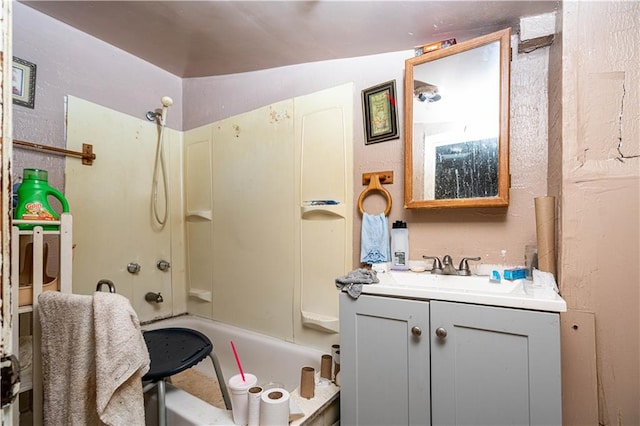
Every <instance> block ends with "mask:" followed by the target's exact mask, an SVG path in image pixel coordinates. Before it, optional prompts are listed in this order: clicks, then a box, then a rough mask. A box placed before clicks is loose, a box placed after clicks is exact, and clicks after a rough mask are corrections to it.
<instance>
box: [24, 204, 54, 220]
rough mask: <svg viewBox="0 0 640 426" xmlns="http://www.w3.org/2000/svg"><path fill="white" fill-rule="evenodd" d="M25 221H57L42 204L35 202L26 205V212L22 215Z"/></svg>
mask: <svg viewBox="0 0 640 426" xmlns="http://www.w3.org/2000/svg"><path fill="white" fill-rule="evenodd" d="M22 219H23V220H56V218H55V217H54V216H53V215H52V214H51V212H50V211H49V210H47V209H46V208H45V207H44V206H43V205H42V203H40V202H38V201H34V202H31V203H26V204H25V212H24V213H22Z"/></svg>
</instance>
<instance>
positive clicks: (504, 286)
mask: <svg viewBox="0 0 640 426" xmlns="http://www.w3.org/2000/svg"><path fill="white" fill-rule="evenodd" d="M377 276H378V279H379V280H380V282H379V283H377V284H365V285H363V286H362V293H363V294H372V295H384V296H392V297H402V298H408V299H419V300H446V301H451V302H465V303H475V304H480V305H490V306H504V307H510V308H520V309H530V310H537V311H549V312H566V310H567V304H566V302H565V301H564V299H562V297H560V295H559V294H558V293H556V292H555V291H554V290H552V289H550V288H542V287H541V286H539V285H537V284H536V283H534V282H533V281H529V280H525V279H521V280H515V281H508V280H504V279H503V280H502V281H501V282H499V283H492V282H490V281H489V277H488V276H477V275H476V276H469V277H463V276H456V275H435V274H431V273H430V272H428V271H427V272H411V271H390V272H378V274H377Z"/></svg>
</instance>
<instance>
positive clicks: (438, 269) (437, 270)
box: [422, 256, 442, 274]
mask: <svg viewBox="0 0 640 426" xmlns="http://www.w3.org/2000/svg"><path fill="white" fill-rule="evenodd" d="M422 258H423V259H433V266H432V267H431V273H432V274H441V273H442V263H440V259H439V258H438V257H437V256H422Z"/></svg>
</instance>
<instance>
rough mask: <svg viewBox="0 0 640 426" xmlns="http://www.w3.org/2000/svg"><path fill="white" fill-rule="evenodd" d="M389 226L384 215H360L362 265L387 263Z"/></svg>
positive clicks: (389, 256)
mask: <svg viewBox="0 0 640 426" xmlns="http://www.w3.org/2000/svg"><path fill="white" fill-rule="evenodd" d="M390 260H391V255H390V252H389V224H388V222H387V217H386V216H385V215H384V213H380V214H377V215H370V214H368V213H364V214H363V215H362V236H361V241H360V261H361V262H362V263H368V264H373V263H382V262H389V261H390Z"/></svg>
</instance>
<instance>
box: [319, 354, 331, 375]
mask: <svg viewBox="0 0 640 426" xmlns="http://www.w3.org/2000/svg"><path fill="white" fill-rule="evenodd" d="M331 364H333V358H332V357H331V355H329V354H325V355H322V357H321V358H320V377H321V378H323V379H328V380H331Z"/></svg>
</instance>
